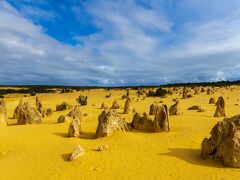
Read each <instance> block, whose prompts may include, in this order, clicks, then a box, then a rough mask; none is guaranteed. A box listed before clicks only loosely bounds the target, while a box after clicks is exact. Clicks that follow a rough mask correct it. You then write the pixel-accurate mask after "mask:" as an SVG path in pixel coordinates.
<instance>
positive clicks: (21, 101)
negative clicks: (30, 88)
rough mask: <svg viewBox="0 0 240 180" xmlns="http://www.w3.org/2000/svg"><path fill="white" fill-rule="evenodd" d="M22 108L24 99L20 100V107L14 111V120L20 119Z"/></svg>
mask: <svg viewBox="0 0 240 180" xmlns="http://www.w3.org/2000/svg"><path fill="white" fill-rule="evenodd" d="M22 107H23V99H22V98H21V99H20V100H19V103H18V106H17V107H16V108H15V110H14V113H13V118H14V119H18V115H19V110H20V109H22Z"/></svg>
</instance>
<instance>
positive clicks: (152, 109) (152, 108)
mask: <svg viewBox="0 0 240 180" xmlns="http://www.w3.org/2000/svg"><path fill="white" fill-rule="evenodd" d="M157 109H158V105H157V104H152V105H151V106H150V110H149V115H156V113H157Z"/></svg>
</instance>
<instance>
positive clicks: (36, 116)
mask: <svg viewBox="0 0 240 180" xmlns="http://www.w3.org/2000/svg"><path fill="white" fill-rule="evenodd" d="M13 117H14V118H16V119H17V123H18V124H40V123H41V122H42V115H41V113H40V112H39V111H38V109H37V108H35V107H31V106H30V105H29V103H28V101H25V102H24V101H23V99H20V101H19V104H18V106H17V107H16V109H15V111H14V114H13Z"/></svg>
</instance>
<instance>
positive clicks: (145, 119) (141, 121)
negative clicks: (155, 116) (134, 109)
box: [132, 112, 153, 132]
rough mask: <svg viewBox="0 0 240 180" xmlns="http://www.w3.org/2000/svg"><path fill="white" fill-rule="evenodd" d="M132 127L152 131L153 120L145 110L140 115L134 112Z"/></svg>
mask: <svg viewBox="0 0 240 180" xmlns="http://www.w3.org/2000/svg"><path fill="white" fill-rule="evenodd" d="M132 128H133V129H136V130H139V131H149V132H153V120H152V119H151V118H150V117H149V116H148V115H147V113H145V112H144V113H143V116H142V117H141V115H140V114H139V113H135V114H134V116H133V120H132Z"/></svg>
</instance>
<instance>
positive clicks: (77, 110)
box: [67, 105, 83, 121]
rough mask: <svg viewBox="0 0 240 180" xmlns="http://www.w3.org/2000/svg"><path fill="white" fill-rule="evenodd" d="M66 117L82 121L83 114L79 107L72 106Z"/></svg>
mask: <svg viewBox="0 0 240 180" xmlns="http://www.w3.org/2000/svg"><path fill="white" fill-rule="evenodd" d="M67 116H68V117H72V118H78V119H79V120H80V121H82V120H83V112H82V111H81V109H80V106H79V105H76V106H74V108H73V109H72V110H71V111H70V112H69V113H68V114H67Z"/></svg>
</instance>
